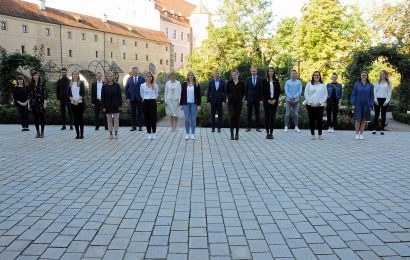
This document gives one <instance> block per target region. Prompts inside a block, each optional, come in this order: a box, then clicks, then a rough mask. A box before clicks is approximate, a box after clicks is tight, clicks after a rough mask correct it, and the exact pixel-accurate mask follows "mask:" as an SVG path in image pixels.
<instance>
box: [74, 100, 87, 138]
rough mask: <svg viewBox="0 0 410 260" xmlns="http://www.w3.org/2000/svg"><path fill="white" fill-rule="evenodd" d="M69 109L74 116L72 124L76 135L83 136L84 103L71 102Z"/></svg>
mask: <svg viewBox="0 0 410 260" xmlns="http://www.w3.org/2000/svg"><path fill="white" fill-rule="evenodd" d="M71 110H72V111H73V116H74V126H75V132H76V134H77V136H83V134H84V103H80V104H78V105H77V106H75V105H73V104H71Z"/></svg>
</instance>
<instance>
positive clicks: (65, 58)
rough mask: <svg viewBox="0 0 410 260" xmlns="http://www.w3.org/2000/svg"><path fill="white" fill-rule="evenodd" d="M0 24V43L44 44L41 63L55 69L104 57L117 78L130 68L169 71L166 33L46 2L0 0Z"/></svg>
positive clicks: (27, 49) (15, 46)
mask: <svg viewBox="0 0 410 260" xmlns="http://www.w3.org/2000/svg"><path fill="white" fill-rule="evenodd" d="M0 25H1V27H0V46H1V47H3V48H5V49H6V50H7V51H8V52H14V51H17V52H23V53H31V52H32V50H33V48H34V46H36V45H37V46H40V45H43V46H44V54H45V57H44V60H45V62H48V63H54V64H56V65H57V66H58V67H71V66H72V65H76V66H73V67H76V68H77V69H79V70H87V69H89V65H90V63H91V62H92V61H106V62H107V63H108V64H110V65H113V66H114V67H117V68H118V69H119V70H120V71H121V73H120V79H119V80H120V82H122V81H123V78H124V77H127V74H128V72H129V71H130V70H131V68H132V67H133V66H138V67H139V68H140V70H141V71H148V70H152V69H154V68H155V72H157V73H158V72H169V71H171V70H173V69H174V68H173V67H172V62H171V59H173V54H172V50H171V49H172V48H171V47H172V44H171V42H170V40H169V39H168V38H167V37H166V35H165V33H163V32H161V31H155V30H152V29H146V28H142V27H137V26H134V25H129V24H124V23H120V22H115V21H111V20H108V19H104V18H103V19H101V18H97V17H92V16H87V15H82V14H77V13H72V12H68V11H64V10H59V9H54V8H48V7H46V6H45V1H41V2H40V4H39V5H37V4H33V3H27V2H24V1H20V0H0ZM87 73H94V71H87Z"/></svg>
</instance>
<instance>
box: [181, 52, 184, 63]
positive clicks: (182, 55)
mask: <svg viewBox="0 0 410 260" xmlns="http://www.w3.org/2000/svg"><path fill="white" fill-rule="evenodd" d="M181 62H184V54H183V53H181Z"/></svg>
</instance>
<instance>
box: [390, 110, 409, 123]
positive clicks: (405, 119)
mask: <svg viewBox="0 0 410 260" xmlns="http://www.w3.org/2000/svg"><path fill="white" fill-rule="evenodd" d="M393 119H394V120H396V121H398V122H401V123H404V124H408V125H410V115H409V114H406V113H400V112H398V111H393Z"/></svg>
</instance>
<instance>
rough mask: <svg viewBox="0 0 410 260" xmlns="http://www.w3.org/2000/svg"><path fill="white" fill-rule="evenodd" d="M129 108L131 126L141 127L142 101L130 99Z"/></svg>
mask: <svg viewBox="0 0 410 260" xmlns="http://www.w3.org/2000/svg"><path fill="white" fill-rule="evenodd" d="M130 109H131V126H132V128H134V129H135V128H137V125H138V127H139V128H142V121H143V120H144V119H143V108H142V102H140V101H130Z"/></svg>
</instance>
